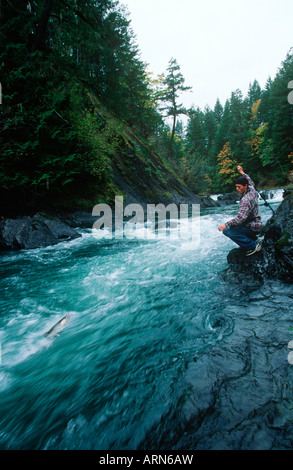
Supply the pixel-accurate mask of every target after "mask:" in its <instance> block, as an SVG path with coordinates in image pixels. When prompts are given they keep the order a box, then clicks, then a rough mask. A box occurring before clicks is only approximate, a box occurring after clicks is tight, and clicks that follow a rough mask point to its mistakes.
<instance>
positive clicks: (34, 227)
mask: <svg viewBox="0 0 293 470" xmlns="http://www.w3.org/2000/svg"><path fill="white" fill-rule="evenodd" d="M78 237H81V235H80V234H79V233H78V232H76V231H75V230H73V229H72V228H71V227H69V226H68V225H66V224H64V223H63V222H61V220H60V219H58V218H57V217H53V216H50V215H46V214H36V215H35V216H34V217H28V216H24V217H18V218H16V219H5V220H2V221H1V222H0V250H2V251H3V250H21V249H35V248H43V247H46V246H49V245H56V244H57V243H59V242H60V241H63V240H73V239H75V238H78Z"/></svg>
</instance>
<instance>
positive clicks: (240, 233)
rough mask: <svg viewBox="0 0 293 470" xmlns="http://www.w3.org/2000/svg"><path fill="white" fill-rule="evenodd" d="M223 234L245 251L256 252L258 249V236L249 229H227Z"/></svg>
mask: <svg viewBox="0 0 293 470" xmlns="http://www.w3.org/2000/svg"><path fill="white" fill-rule="evenodd" d="M223 234H224V235H226V237H228V238H231V240H233V242H235V243H237V245H239V246H240V248H242V249H243V250H245V251H249V250H254V248H255V247H256V240H257V234H256V232H253V231H252V230H250V228H248V227H233V228H226V229H225V230H224V231H223Z"/></svg>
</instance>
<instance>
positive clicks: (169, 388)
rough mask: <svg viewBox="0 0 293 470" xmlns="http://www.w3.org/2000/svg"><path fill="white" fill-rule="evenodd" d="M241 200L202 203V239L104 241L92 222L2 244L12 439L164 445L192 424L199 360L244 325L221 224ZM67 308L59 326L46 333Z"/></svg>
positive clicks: (4, 400)
mask: <svg viewBox="0 0 293 470" xmlns="http://www.w3.org/2000/svg"><path fill="white" fill-rule="evenodd" d="M273 204H275V206H274V207H277V204H276V202H275V201H274V200H273ZM237 209H238V207H237V205H234V206H227V207H225V208H223V209H220V210H219V209H211V210H208V211H205V212H203V213H202V215H201V219H200V234H201V237H200V244H199V246H198V248H197V249H196V250H188V249H187V248H188V247H187V246H186V242H185V241H182V240H172V239H171V238H170V239H167V240H166V239H165V240H164V239H162V240H139V239H134V240H126V239H124V240H115V239H113V240H100V241H97V240H96V239H95V237H94V236H93V233H92V231H91V230H84V231H83V236H82V238H80V239H77V240H74V241H72V242H69V243H68V242H65V243H61V244H60V245H57V246H54V247H48V248H45V249H38V250H31V251H21V252H18V253H6V254H2V255H1V268H0V285H1V299H0V328H1V329H0V343H1V365H0V379H1V382H0V393H1V395H0V404H1V416H0V447H1V448H3V449H106V450H107V449H137V448H140V447H145V446H148V445H149V446H151V447H152V448H160V447H161V448H164V446H166V447H168V446H170V445H175V444H174V442H179V441H180V439H181V438H182V436H183V435H186V432H187V431H186V429H185V428H182V429H181V426H182V423H183V422H188V415H189V414H190V417H191V416H192V414H193V413H195V414H196V413H197V411H196V406H195V405H194V404H193V400H194V399H193V398H192V394H193V392H191V389H192V387H195V389H196V387H198V390H199V393H202V384H200V380H202V379H199V382H197V384H196V383H194V379H192V381H191V382H190V380H189V379H188V377H189V375H188V374H189V373H190V372H188V371H189V366H190V364H195V363H196V361H197V360H198V358H200V357H202V358H203V359H205V358H208V357H210V356H209V354H210V352H211V350H212V349H213V347H218V345H219V344H222V342H224V340H225V338H227V337H230V335H232V333H233V331H234V323H235V318H233V317H232V316H231V313H229V312H228V313H227V314H226V315H224V317H223V310H224V309H225V308H226V307H227V306H228V307H229V306H230V307H231V306H233V305H237V302H236V300H234V301H233V302H234V303H233V302H232V300H231V299H232V298H233V295H234V294H235V286H234V287H230V286H227V285H225V283H223V281H221V278H220V274H221V272H222V271H223V270H224V269H225V268H226V266H227V260H226V257H227V253H228V252H229V250H230V249H232V248H233V247H234V246H233V243H232V242H231V241H230V240H228V239H227V238H226V237H224V236H223V235H222V234H221V233H220V232H219V231H218V230H217V227H218V226H219V225H220V224H221V223H222V222H225V221H226V220H228V219H229V218H230V217H231V216H234V215H235V214H236V213H237ZM261 212H262V216H263V219H264V221H266V220H267V219H268V218H269V217H270V216H271V212H270V209H269V208H268V207H265V206H264V205H261ZM235 302H236V303H235ZM235 308H236V307H235ZM67 314H72V316H71V318H70V321H69V322H68V323H67V324H66V325H65V326H64V329H63V330H62V331H61V332H60V333H59V335H58V336H56V337H45V336H44V335H45V333H46V332H47V331H48V330H49V329H50V328H51V327H52V326H53V325H54V324H55V323H57V322H58V321H59V320H60V319H61V318H62V317H64V316H65V315H67ZM253 320H255V317H253ZM288 321H289V320H288ZM251 327H252V325H251ZM288 328H289V325H288ZM223 347H224V343H223ZM229 347H230V346H229ZM231 347H232V349H233V348H234V344H233V341H232V346H231ZM229 351H230V350H229ZM230 352H231V351H230ZM222 359H223V364H225V361H226V360H227V361H230V360H231V359H230V358H226V359H225V357H223V358H222ZM223 367H224V366H223ZM225 367H226V366H225ZM225 367H224V369H225ZM215 377H216V375H215ZM191 383H193V385H191ZM206 388H207V393H208V394H209V393H210V391H211V390H210V389H209V379H207V380H206ZM200 390H201V391H200ZM180 397H185V398H184V399H183V401H182V398H180ZM188 397H190V398H188ZM188 410H189V411H188ZM170 413H171V414H172V416H173V418H172V419H173V421H172V422H173V424H174V429H175V428H176V429H177V431H176V433H177V434H176V436H177V437H176V439H175V441H172V439H171V437H170V436H169V437H170V439H169V441H168V439H167V438H166V433H167V434H168V433H169V432H170V430H169V427H168V426H169V421H168V419H167V418H166V417H168V416H170ZM176 413H177V414H176ZM173 414H174V415H173ZM166 420H167V421H166ZM166 422H167V424H166ZM180 423H181V424H180ZM150 435H152V436H154V437H153V440H152V439H150V437H149V436H150ZM227 442H228V441H227ZM182 445H183V444H182ZM209 447H213V444H207V445H206V448H209ZM224 447H225V446H224ZM232 447H233V446H232Z"/></svg>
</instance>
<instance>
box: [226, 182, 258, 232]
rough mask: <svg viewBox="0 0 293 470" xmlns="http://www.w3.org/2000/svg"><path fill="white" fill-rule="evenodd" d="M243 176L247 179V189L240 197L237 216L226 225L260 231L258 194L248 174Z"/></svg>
mask: <svg viewBox="0 0 293 470" xmlns="http://www.w3.org/2000/svg"><path fill="white" fill-rule="evenodd" d="M243 176H245V178H247V179H248V190H247V192H246V193H245V194H243V196H242V197H241V199H240V203H239V212H238V215H237V217H235V219H232V220H229V222H226V225H227V226H229V227H231V228H232V227H239V226H245V227H248V228H250V229H251V230H253V231H254V232H260V230H261V227H262V222H261V216H260V212H259V207H258V195H257V192H256V191H255V187H254V182H253V181H252V179H251V178H250V176H248V175H246V174H244V175H243Z"/></svg>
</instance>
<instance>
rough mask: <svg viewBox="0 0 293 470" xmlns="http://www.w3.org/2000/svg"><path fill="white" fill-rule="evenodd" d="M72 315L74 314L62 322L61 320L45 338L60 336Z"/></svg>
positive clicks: (67, 316)
mask: <svg viewBox="0 0 293 470" xmlns="http://www.w3.org/2000/svg"><path fill="white" fill-rule="evenodd" d="M71 315H72V313H71V314H70V315H66V316H65V317H63V318H61V320H59V321H58V322H57V323H56V325H54V326H53V327H52V328H51V329H50V330H49V331H47V333H45V336H46V337H48V336H56V335H58V333H60V331H61V330H62V329H63V327H64V326H65V325H66V323H67V322H69V320H70V317H71Z"/></svg>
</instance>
